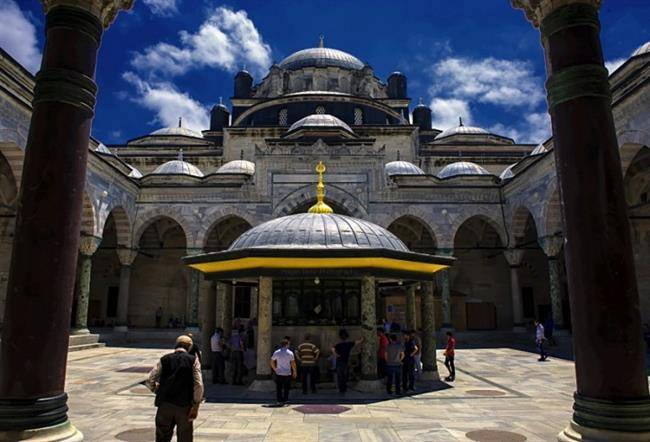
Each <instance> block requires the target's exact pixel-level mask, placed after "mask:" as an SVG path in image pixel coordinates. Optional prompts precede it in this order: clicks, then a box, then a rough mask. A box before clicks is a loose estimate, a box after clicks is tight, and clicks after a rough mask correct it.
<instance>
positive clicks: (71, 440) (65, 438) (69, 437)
mask: <svg viewBox="0 0 650 442" xmlns="http://www.w3.org/2000/svg"><path fill="white" fill-rule="evenodd" d="M23 440H24V441H29V442H81V441H82V440H84V436H83V434H82V433H81V432H80V431H79V430H77V429H76V428H75V426H74V425H72V424H71V423H70V421H69V420H66V421H65V422H62V423H60V424H58V425H53V426H51V427H43V428H37V429H34V430H19V431H0V442H16V441H23Z"/></svg>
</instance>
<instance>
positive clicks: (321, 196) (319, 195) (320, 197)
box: [308, 161, 334, 213]
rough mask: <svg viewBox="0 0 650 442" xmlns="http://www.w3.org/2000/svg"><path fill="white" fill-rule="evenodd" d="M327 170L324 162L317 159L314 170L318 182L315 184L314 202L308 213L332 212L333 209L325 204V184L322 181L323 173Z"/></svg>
mask: <svg viewBox="0 0 650 442" xmlns="http://www.w3.org/2000/svg"><path fill="white" fill-rule="evenodd" d="M326 170H327V167H325V164H323V162H322V161H319V162H318V164H317V165H316V172H317V173H318V184H317V185H316V204H314V205H313V206H311V207H310V208H309V210H308V212H309V213H334V210H332V208H331V207H330V206H328V205H327V204H325V201H324V200H325V184H324V183H323V174H324V173H325V171H326Z"/></svg>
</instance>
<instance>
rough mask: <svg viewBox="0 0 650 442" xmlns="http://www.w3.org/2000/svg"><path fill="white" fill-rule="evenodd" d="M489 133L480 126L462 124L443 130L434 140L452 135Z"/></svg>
mask: <svg viewBox="0 0 650 442" xmlns="http://www.w3.org/2000/svg"><path fill="white" fill-rule="evenodd" d="M489 134H490V132H488V131H487V130H485V129H482V128H480V127H475V126H464V125H460V126H456V127H450V128H449V129H445V130H443V131H442V132H440V133H439V134H438V135H436V137H435V138H434V140H440V139H442V138H447V137H451V136H452V135H489Z"/></svg>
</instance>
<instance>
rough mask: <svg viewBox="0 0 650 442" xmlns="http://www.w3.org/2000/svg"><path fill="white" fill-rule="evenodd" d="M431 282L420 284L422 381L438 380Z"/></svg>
mask: <svg viewBox="0 0 650 442" xmlns="http://www.w3.org/2000/svg"><path fill="white" fill-rule="evenodd" d="M433 291H434V290H433V281H427V282H423V283H422V291H421V300H422V305H421V310H422V336H421V341H422V371H423V374H422V376H423V379H426V380H436V381H437V380H439V379H440V376H439V375H438V364H437V363H436V315H435V309H434V300H433Z"/></svg>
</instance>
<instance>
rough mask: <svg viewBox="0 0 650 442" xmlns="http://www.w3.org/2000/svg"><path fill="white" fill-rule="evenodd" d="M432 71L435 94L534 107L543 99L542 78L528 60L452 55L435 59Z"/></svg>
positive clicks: (496, 103) (510, 105) (432, 90)
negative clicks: (536, 74) (535, 73)
mask: <svg viewBox="0 0 650 442" xmlns="http://www.w3.org/2000/svg"><path fill="white" fill-rule="evenodd" d="M433 75H434V79H433V80H434V83H433V86H432V87H431V89H430V92H431V94H432V95H433V96H436V95H439V94H440V93H445V94H448V95H450V96H451V98H459V99H464V100H476V101H478V102H480V103H488V104H494V105H499V106H506V107H530V108H532V107H535V106H537V105H538V104H539V103H541V102H542V101H544V90H543V88H542V82H541V79H539V78H538V77H536V76H535V75H534V72H533V68H532V65H531V63H529V62H525V61H518V60H501V59H496V58H492V57H489V58H485V59H479V60H475V59H470V58H458V57H451V58H446V59H444V60H441V61H439V62H438V63H436V64H435V65H434V66H433Z"/></svg>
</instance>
